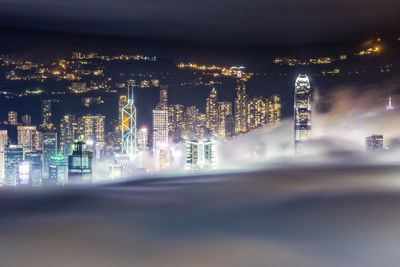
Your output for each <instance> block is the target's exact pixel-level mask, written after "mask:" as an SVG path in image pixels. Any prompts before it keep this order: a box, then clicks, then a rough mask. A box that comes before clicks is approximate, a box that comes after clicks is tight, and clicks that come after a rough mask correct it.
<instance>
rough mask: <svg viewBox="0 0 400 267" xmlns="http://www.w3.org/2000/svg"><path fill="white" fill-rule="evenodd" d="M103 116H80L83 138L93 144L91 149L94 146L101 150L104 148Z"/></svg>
mask: <svg viewBox="0 0 400 267" xmlns="http://www.w3.org/2000/svg"><path fill="white" fill-rule="evenodd" d="M105 118H106V117H105V116H103V115H87V116H83V117H82V122H83V135H84V140H85V142H87V143H88V144H90V145H92V146H93V150H94V148H95V147H99V149H100V150H101V151H102V150H103V149H104V148H105V144H106V143H105V134H104V132H105V130H104V124H105ZM98 156H99V155H98Z"/></svg>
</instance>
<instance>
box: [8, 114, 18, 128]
mask: <svg viewBox="0 0 400 267" xmlns="http://www.w3.org/2000/svg"><path fill="white" fill-rule="evenodd" d="M8 124H11V125H17V124H18V113H17V112H16V111H9V112H8Z"/></svg>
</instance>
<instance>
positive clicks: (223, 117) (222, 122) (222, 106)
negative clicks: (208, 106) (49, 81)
mask: <svg viewBox="0 0 400 267" xmlns="http://www.w3.org/2000/svg"><path fill="white" fill-rule="evenodd" d="M229 116H232V103H231V102H218V120H217V124H218V130H217V134H218V136H221V137H227V136H228V134H227V127H228V117H229Z"/></svg>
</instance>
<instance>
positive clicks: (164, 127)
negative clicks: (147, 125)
mask: <svg viewBox="0 0 400 267" xmlns="http://www.w3.org/2000/svg"><path fill="white" fill-rule="evenodd" d="M168 141H169V136H168V109H162V108H161V107H160V106H157V107H156V108H155V109H154V110H153V149H154V150H156V149H157V148H158V147H160V146H165V145H168Z"/></svg>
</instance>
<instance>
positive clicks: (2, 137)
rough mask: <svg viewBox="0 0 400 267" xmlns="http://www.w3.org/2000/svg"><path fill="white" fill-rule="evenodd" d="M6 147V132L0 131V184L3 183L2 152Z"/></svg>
mask: <svg viewBox="0 0 400 267" xmlns="http://www.w3.org/2000/svg"><path fill="white" fill-rule="evenodd" d="M7 145H8V132H7V130H0V184H2V183H3V182H4V152H5V149H6V147H7Z"/></svg>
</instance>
